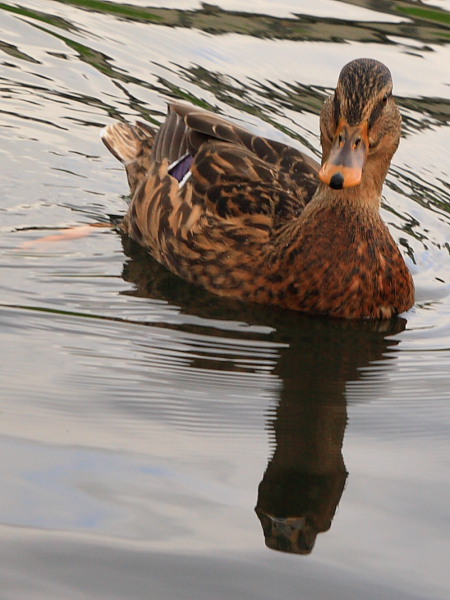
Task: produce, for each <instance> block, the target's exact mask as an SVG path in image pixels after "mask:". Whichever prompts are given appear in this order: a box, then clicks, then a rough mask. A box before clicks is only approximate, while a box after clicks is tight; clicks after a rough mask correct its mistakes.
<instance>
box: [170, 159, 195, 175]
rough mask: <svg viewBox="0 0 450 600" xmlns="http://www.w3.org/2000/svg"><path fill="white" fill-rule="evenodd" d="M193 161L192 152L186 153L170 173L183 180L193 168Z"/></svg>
mask: <svg viewBox="0 0 450 600" xmlns="http://www.w3.org/2000/svg"><path fill="white" fill-rule="evenodd" d="M193 161H194V159H193V157H192V156H191V155H190V154H186V155H185V156H183V157H181V158H180V160H179V161H178V162H176V163H174V165H173V166H172V167H171V168H170V169H169V175H172V177H175V179H177V180H178V181H181V180H182V179H183V178H184V176H185V175H186V173H187V172H188V171H189V169H190V168H191V165H192V163H193Z"/></svg>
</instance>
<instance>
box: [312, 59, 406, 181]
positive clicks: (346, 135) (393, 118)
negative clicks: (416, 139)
mask: <svg viewBox="0 0 450 600" xmlns="http://www.w3.org/2000/svg"><path fill="white" fill-rule="evenodd" d="M320 132H321V142H322V149H323V155H322V167H321V169H320V173H319V176H320V179H321V181H322V182H323V183H325V184H327V185H328V186H329V187H330V188H332V189H336V190H341V189H343V188H347V187H354V186H358V185H360V184H361V183H362V181H363V180H364V179H365V178H367V173H368V172H370V171H372V175H373V176H374V177H376V178H377V179H378V180H379V181H380V188H381V185H382V182H383V180H384V177H385V175H386V172H387V169H388V168H389V164H390V160H391V158H392V156H393V154H394V152H395V150H396V149H397V146H398V143H399V141H400V133H401V116H400V112H399V110H398V108H397V105H396V104H395V100H394V98H393V96H392V77H391V73H390V71H389V69H388V68H387V67H386V66H385V65H384V64H383V63H381V62H378V61H377V60H373V59H369V58H360V59H357V60H353V61H352V62H350V63H348V64H347V65H345V67H344V68H343V69H342V71H341V73H340V75H339V80H338V83H337V86H336V90H335V92H334V95H333V96H332V97H331V98H329V99H328V100H327V101H326V102H325V104H324V107H323V109H322V113H321V117H320ZM374 159H378V160H374Z"/></svg>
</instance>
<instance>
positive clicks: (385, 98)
mask: <svg viewBox="0 0 450 600" xmlns="http://www.w3.org/2000/svg"><path fill="white" fill-rule="evenodd" d="M388 98H389V94H387V93H386V94H385V95H384V96H383V104H386V102H387V101H388Z"/></svg>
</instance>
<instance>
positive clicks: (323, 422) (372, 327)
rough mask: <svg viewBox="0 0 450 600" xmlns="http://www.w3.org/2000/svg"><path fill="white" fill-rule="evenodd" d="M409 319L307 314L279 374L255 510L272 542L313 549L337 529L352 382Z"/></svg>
mask: <svg viewBox="0 0 450 600" xmlns="http://www.w3.org/2000/svg"><path fill="white" fill-rule="evenodd" d="M405 324H406V321H405V320H404V319H401V318H396V319H393V320H391V321H385V322H381V321H378V322H369V321H355V322H342V321H339V322H338V321H330V320H325V319H308V320H307V319H304V320H303V321H302V324H301V325H300V328H299V331H298V335H292V336H291V337H290V341H291V345H290V347H289V348H288V349H286V350H282V352H281V357H280V361H279V363H278V367H277V369H276V372H277V374H278V375H279V377H280V378H281V380H282V381H283V388H282V390H281V393H280V400H279V404H278V406H277V407H276V410H275V412H274V414H273V415H272V416H271V417H270V419H269V423H268V425H269V431H270V432H271V434H272V440H273V442H274V451H273V455H272V457H271V459H270V460H269V463H268V465H267V469H266V472H265V473H264V477H263V479H262V481H261V483H260V485H259V489H258V500H257V504H256V508H255V510H256V514H257V515H258V517H259V519H260V521H261V525H262V528H263V531H264V537H265V541H266V545H267V546H268V547H269V548H272V549H274V550H280V551H283V552H291V553H297V554H309V553H310V552H311V551H312V549H313V547H314V543H315V540H316V537H317V534H318V533H322V532H324V531H328V529H329V528H330V527H331V523H332V520H333V517H334V514H335V512H336V509H337V506H338V504H339V501H340V499H341V496H342V493H343V491H344V486H345V481H346V479H347V470H346V467H345V464H344V459H343V456H342V445H343V440H344V433H345V428H346V424H347V400H346V385H347V382H349V381H353V382H354V381H357V380H358V379H360V378H361V377H362V372H361V370H362V369H363V368H364V367H367V366H368V365H369V364H370V363H372V362H373V361H377V360H380V359H382V358H386V353H388V352H389V348H390V347H393V346H395V345H396V344H397V343H398V342H396V341H395V340H392V339H389V338H387V336H389V335H392V334H394V333H398V332H400V331H402V330H403V329H404V327H405ZM386 338H387V339H386Z"/></svg>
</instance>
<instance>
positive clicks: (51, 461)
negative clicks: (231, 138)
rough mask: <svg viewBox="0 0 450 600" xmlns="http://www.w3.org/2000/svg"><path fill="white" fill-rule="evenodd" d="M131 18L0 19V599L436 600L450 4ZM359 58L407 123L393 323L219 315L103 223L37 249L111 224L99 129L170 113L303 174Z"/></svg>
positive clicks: (445, 404)
mask: <svg viewBox="0 0 450 600" xmlns="http://www.w3.org/2000/svg"><path fill="white" fill-rule="evenodd" d="M147 3H148V0H139V1H138V0H134V1H133V0H129V1H128V3H127V4H120V3H118V2H114V3H113V2H103V1H97V2H94V1H89V0H73V1H67V2H57V1H50V0H39V1H38V0H27V1H18V2H14V3H13V2H6V3H0V32H1V36H0V51H1V52H0V90H1V91H0V94H1V105H0V152H1V164H2V168H1V173H2V175H1V183H2V194H1V203H0V234H1V235H0V252H1V253H0V267H1V280H0V343H1V356H2V360H1V367H0V369H1V381H0V386H1V387H0V389H1V392H0V395H1V401H0V415H1V418H0V433H1V437H0V446H1V452H2V461H1V462H2V483H1V488H0V489H1V491H0V498H1V501H0V541H1V543H0V581H1V593H0V596H1V598H2V600H3V599H4V600H10V599H11V600H13V599H14V600H17V599H18V598H20V599H24V598H27V599H28V598H32V599H34V598H45V599H48V598H64V599H72V598H73V599H81V598H82V599H89V600H90V599H93V600H94V599H95V600H97V599H98V600H103V599H105V598H108V599H109V600H112V599H116V598H117V599H123V598H127V599H130V600H131V599H144V598H146V599H147V598H151V599H153V598H155V599H158V600H159V599H161V600H178V599H180V600H181V599H183V600H184V599H192V600H202V599H208V600H209V599H211V598H217V599H220V600H225V599H226V600H235V599H241V598H245V599H252V598H255V599H263V600H264V599H269V598H286V599H289V600H291V599H294V598H295V599H305V600H306V599H308V600H309V599H317V600H323V599H327V598H330V599H331V598H332V599H336V600H353V599H355V600H356V599H360V598H364V599H365V600H372V599H373V600H380V599H385V598H386V599H391V598H395V599H396V600H397V599H399V600H403V599H405V600H406V599H408V600H415V599H420V600H437V599H439V600H447V599H448V598H449V597H450V574H449V568H448V565H449V563H450V542H449V531H450V509H449V496H450V478H449V472H450V470H449V469H450V435H449V434H450V381H449V367H450V258H449V252H450V246H449V241H450V189H449V167H448V156H449V151H450V141H449V140H450V137H449V133H450V127H449V118H450V92H449V90H450V88H449V83H450V73H449V70H448V64H449V61H450V49H449V42H450V3H449V2H448V0H446V1H442V0H441V1H439V0H436V1H435V2H434V3H432V2H424V3H418V2H410V1H408V0H405V1H402V2H396V1H389V0H386V1H383V2H370V1H369V0H367V1H364V0H359V1H358V2H356V1H355V2H354V3H346V2H338V1H332V0H322V1H320V2H315V3H312V2H306V1H303V0H298V1H294V0H285V1H281V2H276V3H275V2H268V1H267V0H259V1H257V2H254V3H252V5H251V7H250V8H248V9H246V11H247V12H236V11H239V10H242V8H241V6H242V3H241V2H238V1H237V0H223V1H221V2H220V7H213V6H209V7H208V6H205V7H203V8H202V7H201V6H200V4H199V3H198V2H195V1H193V0H192V1H191V0H189V1H186V2H183V0H178V1H176V0H170V1H169V2H161V3H160V4H163V5H164V8H161V7H154V8H145V6H146V5H147ZM359 56H371V57H374V58H377V59H380V60H382V61H384V62H385V63H386V64H387V65H388V66H389V67H390V68H391V70H392V73H393V76H394V82H395V93H396V95H397V98H398V103H399V105H400V107H401V111H402V114H403V118H404V136H403V140H402V143H401V146H400V149H399V151H398V153H397V154H396V156H395V158H394V161H393V165H392V169H391V171H390V174H389V177H388V181H387V185H386V186H385V196H384V200H383V216H384V218H385V219H386V221H387V222H388V224H389V227H390V229H391V231H392V233H393V235H394V237H395V238H396V240H397V241H398V243H399V245H400V247H401V248H402V251H403V252H404V255H405V257H406V260H407V261H408V265H409V266H410V268H411V270H412V271H413V273H414V278H415V282H416V286H417V303H416V306H415V307H414V309H413V310H411V311H410V312H408V313H407V314H405V315H404V316H403V318H399V319H397V320H395V321H393V322H391V323H375V324H374V323H368V322H364V323H342V322H336V321H329V320H323V319H312V318H308V317H305V316H300V315H295V314H290V313H282V312H276V311H270V310H266V309H264V308H257V309H255V308H253V307H252V308H249V307H246V306H243V305H239V304H232V303H228V302H224V301H221V300H219V299H216V298H213V297H211V296H210V295H208V294H206V293H205V292H202V291H201V290H196V289H194V288H192V287H191V286H189V285H187V284H185V283H183V282H181V281H178V280H177V279H176V278H174V277H173V276H171V275H170V274H168V273H167V272H165V271H164V269H162V268H161V267H159V266H158V265H156V264H155V263H154V261H152V259H151V258H149V257H147V256H146V255H145V253H143V252H142V251H141V250H140V249H139V248H138V247H136V246H135V245H133V244H131V243H130V241H129V240H127V239H123V240H122V239H121V237H120V236H119V235H118V233H117V232H115V231H114V230H112V229H111V228H108V227H103V228H93V229H92V230H91V235H89V236H87V237H82V238H81V237H80V238H76V239H73V240H70V241H56V242H52V243H51V242H45V241H44V242H43V241H42V238H44V237H46V236H54V235H56V236H57V235H59V234H61V233H62V230H63V229H64V228H68V227H73V226H78V225H83V224H86V225H87V224H92V223H98V222H101V221H103V222H105V223H109V219H110V216H111V215H120V214H123V212H124V211H125V206H126V203H125V200H124V197H123V195H124V194H126V190H127V187H126V182H125V177H124V174H123V172H122V169H121V167H120V165H119V164H118V163H117V162H116V161H115V160H114V158H113V157H112V156H110V155H109V154H108V152H107V151H106V149H104V148H103V147H102V145H101V143H100V141H99V130H100V127H102V126H103V125H104V124H105V123H108V122H111V120H114V119H116V118H118V117H120V118H125V119H134V118H136V117H139V118H146V119H148V120H150V121H152V122H159V121H161V119H162V118H163V114H164V113H165V105H166V102H167V101H168V100H170V99H173V98H177V99H186V100H191V101H194V102H196V103H198V104H200V105H203V106H205V107H209V108H211V109H213V110H215V111H217V112H219V113H221V114H223V115H226V116H227V117H229V118H232V119H235V120H236V121H237V122H240V123H243V124H245V125H246V126H248V127H250V128H251V129H255V130H258V131H260V132H261V133H263V134H265V135H267V136H269V137H272V138H275V139H280V140H287V141H289V143H291V144H294V145H296V146H298V147H300V148H303V149H305V150H306V151H308V152H309V153H310V154H312V155H317V154H318V149H319V137H318V112H319V110H320V106H321V104H322V102H323V98H324V97H325V96H326V95H327V94H328V93H329V92H330V90H331V88H332V87H333V86H334V84H335V82H336V79H337V75H338V72H339V70H340V68H341V67H342V66H343V64H345V63H346V62H347V61H348V60H350V59H352V58H356V57H359ZM39 240H41V241H39ZM255 507H256V511H255V510H254V509H255ZM268 547H269V548H270V549H269V548H268ZM274 548H275V549H274Z"/></svg>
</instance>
